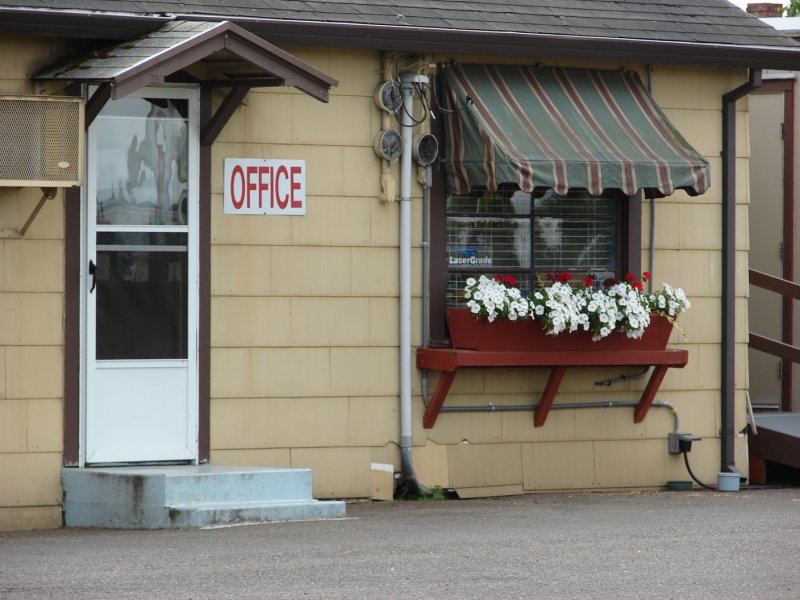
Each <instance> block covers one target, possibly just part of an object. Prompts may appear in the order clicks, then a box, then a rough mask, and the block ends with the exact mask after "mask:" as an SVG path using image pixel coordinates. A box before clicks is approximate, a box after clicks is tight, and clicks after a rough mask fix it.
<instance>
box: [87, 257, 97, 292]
mask: <svg viewBox="0 0 800 600" xmlns="http://www.w3.org/2000/svg"><path fill="white" fill-rule="evenodd" d="M89 275H91V276H92V287H91V289H89V293H90V294H91V293H92V292H93V291H94V288H95V287H97V265H96V264H94V262H92V261H91V260H90V261H89Z"/></svg>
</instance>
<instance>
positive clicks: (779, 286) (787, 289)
mask: <svg viewBox="0 0 800 600" xmlns="http://www.w3.org/2000/svg"><path fill="white" fill-rule="evenodd" d="M749 274H750V285H754V286H756V287H759V288H762V289H765V290H768V291H770V292H775V293H776V294H781V295H782V296H789V297H790V298H794V299H795V300H800V285H798V284H796V283H794V282H792V281H787V280H786V279H781V278H780V277H775V276H774V275H769V274H767V273H762V272H761V271H756V270H755V269H750V271H749Z"/></svg>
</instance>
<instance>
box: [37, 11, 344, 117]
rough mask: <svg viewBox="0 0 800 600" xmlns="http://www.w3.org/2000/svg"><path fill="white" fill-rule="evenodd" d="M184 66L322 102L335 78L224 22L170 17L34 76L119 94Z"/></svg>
mask: <svg viewBox="0 0 800 600" xmlns="http://www.w3.org/2000/svg"><path fill="white" fill-rule="evenodd" d="M180 71H185V72H186V73H187V74H188V76H189V79H190V80H195V81H198V82H201V83H202V84H203V85H206V86H210V87H246V88H251V87H273V86H284V85H285V86H291V87H294V88H297V89H298V90H300V91H302V92H305V93H306V94H308V95H309V96H311V97H313V98H316V99H317V100H320V101H322V102H327V101H328V92H329V90H330V88H331V87H334V86H336V85H337V84H338V82H337V81H336V80H335V79H333V78H332V77H330V76H329V75H327V74H325V73H323V72H322V71H319V70H318V69H315V68H314V67H312V66H311V65H309V64H307V63H305V62H303V61H302V60H300V59H298V58H297V57H295V56H293V55H292V54H289V53H288V52H285V51H284V50H281V49H280V48H278V47H277V46H274V45H272V44H270V43H269V42H265V41H264V40H262V39H261V38H259V37H258V36H256V35H253V34H252V33H249V32H248V31H245V30H244V29H242V28H241V27H239V26H238V25H235V24H233V23H231V22H228V21H222V22H219V21H172V22H169V23H167V24H165V25H163V26H161V27H160V28H158V29H156V30H155V31H152V32H150V33H147V34H145V35H142V36H141V37H139V38H137V39H135V40H131V41H126V42H122V43H120V44H117V45H115V46H112V47H110V48H107V49H105V50H103V51H96V52H93V53H91V54H90V55H88V56H83V57H81V58H79V59H77V60H72V61H69V62H68V63H66V64H60V65H58V66H49V67H46V68H45V69H44V70H43V71H41V72H40V73H38V74H36V75H34V76H33V77H32V79H33V80H34V81H40V82H44V81H59V82H63V83H90V84H97V85H103V84H106V85H107V86H108V88H110V97H111V98H113V99H119V98H123V97H125V96H127V95H128V94H130V93H132V92H135V91H136V90H138V89H140V88H142V87H144V86H146V85H155V84H161V83H164V81H165V80H166V78H167V77H170V76H173V75H175V74H177V73H179V72H180Z"/></svg>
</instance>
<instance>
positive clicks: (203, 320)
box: [63, 84, 213, 468]
mask: <svg viewBox="0 0 800 600" xmlns="http://www.w3.org/2000/svg"><path fill="white" fill-rule="evenodd" d="M76 87H79V88H80V89H74V88H73V89H72V90H71V91H72V93H73V95H82V96H84V97H87V93H88V92H87V86H85V85H84V86H76ZM181 87H182V88H184V89H187V88H189V89H193V90H197V94H198V98H199V99H198V111H199V114H198V130H199V132H202V131H203V130H204V128H206V127H207V126H208V123H209V121H210V119H211V116H212V115H211V95H210V94H209V93H208V90H206V89H205V88H204V87H203V86H197V85H181V84H168V85H166V86H164V88H163V89H167V90H169V89H172V90H174V89H180V88H181ZM91 122H92V119H88V118H87V120H86V123H85V128H86V130H87V131H88V129H89V126H90V125H91ZM199 137H201V136H199ZM196 139H197V144H196V148H197V151H196V153H195V154H196V160H197V177H196V185H197V200H196V203H195V209H196V214H197V224H196V227H195V228H193V230H194V233H195V235H194V238H195V244H196V248H195V250H196V257H197V260H196V262H197V268H196V275H197V285H196V288H195V289H196V290H197V296H196V305H197V320H196V323H197V345H196V369H195V372H196V377H194V381H195V382H196V385H195V399H196V402H195V405H194V406H195V408H194V409H193V410H194V413H195V415H196V431H197V453H196V456H197V458H196V462H197V463H207V462H209V457H210V408H211V407H210V402H211V398H210V387H211V386H210V383H211V382H210V369H209V367H210V346H211V310H210V304H211V297H210V294H211V282H210V262H211V207H210V203H211V202H210V201H211V172H210V163H211V144H203V143H202V140H201V139H198V138H196ZM212 141H213V140H212ZM64 196H65V199H64V413H63V414H64V427H63V434H64V451H63V466H64V467H78V468H83V467H84V466H85V443H84V440H85V391H86V390H85V383H86V382H85V377H86V371H85V367H86V365H85V352H84V348H85V346H84V344H85V339H84V335H85V327H84V323H83V321H84V315H85V312H84V310H85V307H84V301H85V298H84V290H85V286H86V281H87V280H86V269H85V268H84V266H85V265H86V264H88V263H87V262H86V245H85V239H84V235H85V227H84V219H85V218H86V214H85V213H86V210H87V208H86V205H85V197H86V192H85V185H84V187H74V188H69V189H67V190H65V194H64Z"/></svg>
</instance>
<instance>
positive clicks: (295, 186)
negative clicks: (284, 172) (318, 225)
mask: <svg viewBox="0 0 800 600" xmlns="http://www.w3.org/2000/svg"><path fill="white" fill-rule="evenodd" d="M289 171H290V172H291V174H292V176H291V179H290V185H289V187H290V190H291V195H292V208H303V203H302V201H300V200H295V199H294V193H295V191H297V190H299V189H300V187H301V186H300V182H299V181H297V179H295V177H296V176H297V175H300V173H301V172H302V169H301V168H300V167H291V168H290V169H289Z"/></svg>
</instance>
